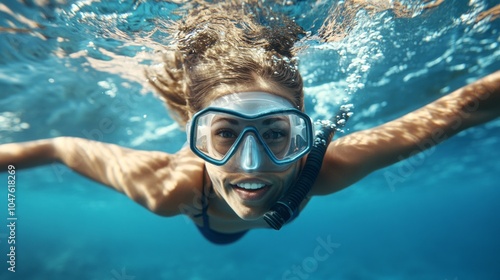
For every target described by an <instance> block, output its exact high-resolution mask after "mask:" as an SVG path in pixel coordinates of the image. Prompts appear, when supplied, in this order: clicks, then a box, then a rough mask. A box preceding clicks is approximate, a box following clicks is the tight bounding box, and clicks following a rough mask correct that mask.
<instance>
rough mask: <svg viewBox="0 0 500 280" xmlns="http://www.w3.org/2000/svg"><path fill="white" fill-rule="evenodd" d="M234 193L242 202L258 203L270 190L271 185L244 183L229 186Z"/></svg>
mask: <svg viewBox="0 0 500 280" xmlns="http://www.w3.org/2000/svg"><path fill="white" fill-rule="evenodd" d="M231 187H232V188H233V190H234V191H235V193H236V194H237V195H238V196H239V197H240V199H242V200H246V201H258V200H260V199H262V198H263V197H264V196H266V194H267V193H268V192H269V190H270V189H271V185H266V184H264V183H259V182H245V183H237V184H235V185H231Z"/></svg>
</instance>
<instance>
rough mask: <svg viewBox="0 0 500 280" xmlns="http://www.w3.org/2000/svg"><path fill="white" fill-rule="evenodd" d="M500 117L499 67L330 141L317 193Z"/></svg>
mask: <svg viewBox="0 0 500 280" xmlns="http://www.w3.org/2000/svg"><path fill="white" fill-rule="evenodd" d="M499 116H500V71H497V72H495V73H493V74H490V75H488V76H486V77H484V78H482V79H480V80H478V81H476V82H474V83H472V84H469V85H467V86H464V87H462V88H460V89H458V90H456V91H454V92H452V93H450V94H448V95H446V96H444V97H442V98H440V99H438V100H436V101H434V102H432V103H430V104H428V105H426V106H424V107H422V108H420V109H418V110H416V111H414V112H411V113H409V114H407V115H405V116H403V117H401V118H399V119H396V120H394V121H391V122H388V123H386V124H383V125H381V126H378V127H375V128H372V129H368V130H364V131H359V132H356V133H352V134H350V135H347V136H345V137H343V138H340V139H338V140H336V141H334V142H332V143H331V144H330V146H329V147H328V150H327V154H326V156H325V159H324V161H323V167H322V170H321V173H320V176H319V177H318V180H317V183H316V185H315V186H314V188H313V194H328V193H333V192H335V191H338V190H340V189H343V188H345V187H348V186H349V185H351V184H353V183H354V182H356V181H358V180H360V179H361V178H363V177H364V176H366V175H368V174H369V173H371V172H373V171H375V170H377V169H380V168H383V167H386V166H389V165H391V164H394V163H396V162H398V161H401V160H403V159H405V158H408V157H410V156H413V155H416V154H418V153H420V152H422V151H424V150H426V149H429V148H431V147H433V146H434V145H437V144H439V143H441V142H442V141H444V140H446V139H448V138H450V137H452V136H453V135H455V134H457V133H458V132H460V131H463V130H465V129H467V128H469V127H472V126H476V125H480V124H483V123H485V122H488V121H490V120H493V119H495V118H497V117H499Z"/></svg>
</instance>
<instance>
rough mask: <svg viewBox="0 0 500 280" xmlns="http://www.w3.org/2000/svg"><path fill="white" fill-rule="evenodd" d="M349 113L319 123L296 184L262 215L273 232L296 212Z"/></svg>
mask: <svg viewBox="0 0 500 280" xmlns="http://www.w3.org/2000/svg"><path fill="white" fill-rule="evenodd" d="M350 115H351V113H347V112H342V113H340V114H337V115H336V117H335V118H334V121H332V120H330V121H321V122H320V125H321V127H320V129H319V130H318V131H317V132H316V136H315V139H314V144H313V147H312V148H311V151H310V152H309V155H308V156H307V160H306V163H305V165H304V168H303V169H302V172H301V173H300V176H299V178H298V180H297V181H296V183H295V184H294V185H293V186H292V188H291V189H290V190H291V191H290V192H288V193H287V194H286V195H285V196H283V197H282V198H281V199H280V200H278V202H276V204H274V205H273V206H272V207H271V209H270V210H269V211H267V212H266V214H264V220H265V221H266V222H267V224H269V225H270V226H271V227H272V228H274V229H275V230H280V229H281V227H282V226H283V225H284V224H286V223H287V222H288V221H289V220H290V218H291V217H293V216H294V214H295V212H297V211H298V209H299V206H300V203H301V202H302V201H303V200H304V198H305V197H306V196H307V194H308V193H309V191H310V190H311V188H312V185H313V184H314V182H315V181H316V178H317V177H318V174H319V171H320V170H321V165H322V164H323V158H324V156H325V153H326V149H327V148H328V145H329V144H330V142H331V141H332V138H333V135H334V134H335V131H336V130H338V129H339V127H342V126H344V125H345V123H346V122H347V119H348V118H349V116H350Z"/></svg>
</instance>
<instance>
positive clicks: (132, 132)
mask: <svg viewBox="0 0 500 280" xmlns="http://www.w3.org/2000/svg"><path fill="white" fill-rule="evenodd" d="M341 2H343V1H297V3H295V4H294V5H285V6H280V5H276V6H275V7H274V8H275V9H281V10H283V11H284V12H285V13H287V14H288V15H289V16H291V17H293V18H295V19H296V21H297V22H298V23H299V24H300V25H302V26H303V27H304V28H305V29H306V30H308V31H310V32H311V34H312V35H314V34H316V33H317V32H318V30H319V28H320V26H321V25H322V24H323V23H324V22H325V21H326V20H327V18H328V16H329V15H330V14H331V13H330V12H331V11H332V10H333V8H335V7H337V6H340V5H342V3H341ZM423 2H424V1H402V3H403V5H406V6H407V7H409V8H410V9H412V11H413V12H412V13H411V14H410V15H409V16H408V17H404V18H398V17H396V16H395V13H394V12H392V11H386V12H380V13H377V14H374V15H370V14H369V13H367V12H366V11H359V12H358V13H356V14H355V19H356V23H355V24H352V25H351V29H350V30H349V33H348V34H347V36H345V37H344V38H343V39H342V40H339V41H334V42H330V43H323V42H319V41H317V40H314V39H310V40H307V41H305V42H303V44H304V45H306V46H308V48H306V49H305V50H303V51H302V52H301V53H300V55H299V59H300V61H301V65H300V71H301V72H302V74H303V77H304V80H305V92H306V103H307V112H308V113H309V114H310V115H311V116H312V117H313V118H314V119H323V118H329V117H331V114H332V112H334V111H335V110H336V109H337V108H338V106H339V105H341V104H351V105H352V106H353V108H352V112H353V113H354V115H353V116H352V118H351V119H350V120H349V122H348V123H347V125H346V127H345V128H344V132H342V133H338V134H337V136H336V137H342V136H343V135H347V134H349V133H352V132H354V131H359V130H362V129H367V128H370V127H374V126H376V125H379V124H382V123H384V122H387V121H390V120H392V119H394V118H396V117H399V116H402V115H404V114H405V113H408V112H410V111H412V110H414V109H416V108H418V107H421V106H423V105H425V104H427V103H429V102H431V101H433V100H435V99H437V98H439V97H440V96H443V95H445V94H446V93H448V92H451V91H453V90H455V89H457V88H459V87H461V86H464V85H465V84H467V83H470V82H472V81H475V80H476V79H478V78H480V77H483V76H485V75H487V74H488V73H491V72H493V71H495V70H498V69H500V48H499V43H500V19H497V20H493V18H485V19H482V20H480V19H481V13H482V12H484V11H486V10H488V9H491V8H493V7H494V6H496V5H499V4H500V2H499V1H486V0H471V1H459V0H456V1H452V0H445V1H444V2H443V3H442V4H440V5H439V6H438V7H436V8H434V9H429V10H423V9H421V7H422V5H423ZM425 2H428V1H425ZM435 2H438V1H435ZM177 8H178V5H177V4H173V3H168V2H161V1H126V0H124V1H92V0H81V1H69V0H68V1H63V0H61V1H56V0H54V1H48V0H47V1H43V0H39V1H13V0H10V1H9V0H7V1H6V0H2V1H1V3H0V143H9V142H19V141H27V140H34V139H40V138H48V137H56V136H61V135H67V136H77V137H84V138H89V139H94V140H99V141H105V142H109V143H116V144H120V145H123V146H126V147H131V148H136V149H145V150H162V151H165V152H169V153H174V152H176V151H177V150H178V149H179V148H180V147H181V146H182V145H183V144H184V142H185V134H184V133H183V132H182V131H181V130H179V128H178V127H177V126H176V125H175V123H174V122H173V120H172V119H171V118H170V117H169V116H168V113H167V112H166V110H165V108H164V107H163V105H162V104H161V102H159V101H158V99H156V98H155V96H154V95H153V94H152V92H151V89H150V88H149V87H147V85H145V80H144V77H143V75H142V73H143V68H144V67H146V66H148V65H151V64H154V63H156V60H155V59H157V57H156V56H155V51H156V50H157V49H158V48H160V46H161V45H162V44H168V37H167V35H168V34H167V33H166V31H165V28H164V26H165V24H166V22H167V21H168V20H178V18H179V15H178V14H176V13H175V11H176V9H177ZM499 144H500V120H495V121H492V122H490V123H487V124H484V125H481V126H478V127H474V128H471V129H469V130H467V131H464V132H461V133H459V134H458V135H456V136H455V137H453V138H451V139H449V140H448V141H446V142H444V143H442V144H440V145H439V146H437V147H436V148H433V149H430V150H428V151H425V152H423V153H422V154H420V155H418V156H415V157H413V158H410V159H408V160H405V161H403V162H400V163H398V164H396V165H393V166H390V167H388V168H385V169H382V170H379V171H377V172H375V173H372V174H371V175H369V176H368V177H366V178H364V179H363V180H361V181H360V182H358V183H356V184H354V185H353V186H351V187H350V188H348V189H346V190H343V191H341V192H338V193H336V194H333V195H330V196H325V197H318V198H313V200H312V202H311V203H309V205H308V207H307V208H306V209H305V210H304V211H303V212H302V213H301V215H300V218H299V219H297V220H296V221H294V222H293V223H292V224H290V225H288V226H286V227H284V228H283V229H282V230H280V231H273V230H265V229H261V230H253V231H251V232H250V233H249V234H247V236H245V237H244V238H243V239H242V240H241V241H238V242H237V243H234V244H232V245H229V246H216V245H213V244H211V243H209V242H208V241H206V240H205V239H204V238H203V237H202V236H201V235H200V234H199V233H198V230H197V229H196V228H195V226H194V225H193V224H192V223H191V222H189V221H188V220H187V219H186V218H184V217H175V218H168V219H167V218H162V217H159V216H156V215H154V214H151V213H150V212H148V211H147V210H145V209H144V208H142V207H141V206H139V205H137V204H135V203H134V202H132V201H131V200H129V199H128V198H127V197H125V196H124V195H121V194H117V193H116V192H114V191H113V190H111V189H108V188H106V187H103V186H101V185H99V184H97V183H95V182H92V181H90V180H88V179H85V178H82V177H81V176H79V175H78V174H76V173H74V172H72V171H70V170H69V169H67V168H65V167H64V166H61V165H57V164H49V165H46V166H42V167H37V168H33V169H29V170H18V171H17V173H16V185H17V187H16V201H15V203H16V217H17V221H16V228H15V240H16V244H15V245H16V251H15V261H16V262H15V272H11V271H9V270H8V268H9V267H10V264H9V263H8V260H9V258H10V257H9V256H8V254H10V246H11V245H9V244H8V242H9V235H10V234H11V232H10V229H9V227H8V225H9V222H10V221H8V220H7V217H8V203H9V201H8V197H7V173H6V172H3V171H6V170H2V172H3V173H0V178H1V181H0V213H1V214H0V218H1V220H0V221H2V222H1V223H2V224H4V225H0V260H1V261H0V264H1V265H0V279H23V280H25V279H26V280H27V279H30V280H31V279H44V280H45V279H51V280H59V279H75V280H80V279H106V280H109V279H113V280H133V279H135V280H142V279H191V280H195V279H293V280H297V279H353V280H356V279H436V280H445V279H447V280H462V279H500V223H499V220H500V219H499V213H500V203H499V201H500V188H499V187H500V183H499V181H500V175H498V174H500V162H499V158H500V149H498V146H499ZM1 168H6V167H1ZM391 176H397V178H399V179H398V180H397V181H394V180H389V179H388V178H392V177H391Z"/></svg>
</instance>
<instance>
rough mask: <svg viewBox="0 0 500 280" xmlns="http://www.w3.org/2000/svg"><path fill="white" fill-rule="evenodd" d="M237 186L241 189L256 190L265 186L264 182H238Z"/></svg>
mask: <svg viewBox="0 0 500 280" xmlns="http://www.w3.org/2000/svg"><path fill="white" fill-rule="evenodd" d="M237 186H238V187H240V188H242V189H247V190H258V189H261V188H263V187H264V186H265V184H261V183H240V184H237Z"/></svg>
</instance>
